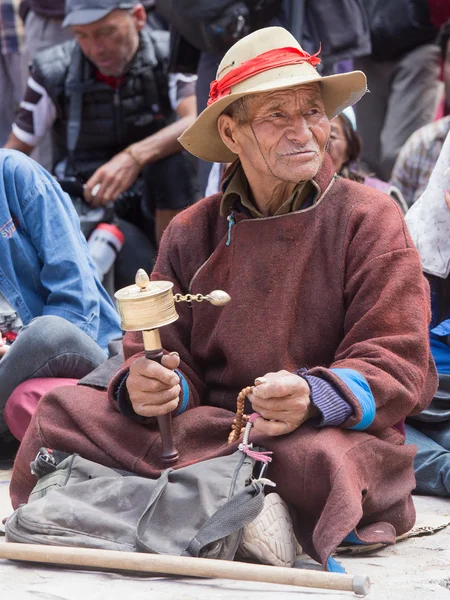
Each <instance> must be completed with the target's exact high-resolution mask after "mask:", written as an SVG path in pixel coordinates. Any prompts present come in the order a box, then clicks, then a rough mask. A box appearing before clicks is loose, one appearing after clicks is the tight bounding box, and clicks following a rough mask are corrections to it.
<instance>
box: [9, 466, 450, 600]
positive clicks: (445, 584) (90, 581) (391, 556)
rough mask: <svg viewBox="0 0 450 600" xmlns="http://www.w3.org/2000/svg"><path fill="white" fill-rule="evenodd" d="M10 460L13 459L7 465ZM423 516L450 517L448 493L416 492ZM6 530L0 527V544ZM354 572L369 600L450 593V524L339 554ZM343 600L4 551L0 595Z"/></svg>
mask: <svg viewBox="0 0 450 600" xmlns="http://www.w3.org/2000/svg"><path fill="white" fill-rule="evenodd" d="M3 466H4V467H6V466H8V465H3ZM10 474H11V471H10V470H9V469H7V468H4V469H3V470H1V468H0V518H1V517H4V516H7V515H8V514H9V513H10V511H11V506H10V503H9V496H8V482H9V478H10ZM415 503H416V507H417V511H418V515H419V517H420V520H423V518H424V517H425V521H427V519H428V521H430V522H431V521H433V522H435V521H436V519H437V521H440V522H441V523H445V522H450V501H449V500H448V499H440V498H430V497H426V496H416V497H415ZM1 543H4V537H3V536H2V534H1V532H0V544H1ZM338 560H339V562H340V563H341V564H342V565H343V566H344V567H345V569H346V571H347V573H349V574H364V575H368V576H369V577H370V580H371V582H372V587H371V591H370V594H369V595H368V596H366V598H367V599H368V600H428V599H430V600H431V599H432V600H450V527H446V528H444V529H441V530H440V531H437V532H436V533H434V534H432V535H424V536H421V537H413V538H409V539H406V540H403V541H401V542H399V543H398V544H396V545H395V546H392V547H390V548H385V549H383V550H381V551H378V552H374V553H372V554H360V555H356V556H347V555H340V556H339V557H338ZM128 597H132V598H133V600H141V599H142V600H144V599H145V600H148V599H149V598H150V599H151V600H172V599H174V598H180V597H183V600H196V599H200V598H207V599H208V600H229V599H233V600H240V599H242V600H253V599H254V600H274V599H277V600H284V599H286V600H288V599H290V598H304V599H305V600H309V599H310V600H345V599H346V598H354V597H355V596H354V595H353V594H352V593H349V592H345V593H344V592H332V591H322V590H318V589H315V588H296V587H293V586H283V585H273V584H262V583H251V582H240V581H231V580H225V579H217V580H212V579H195V578H188V577H179V578H178V577H160V576H158V577H146V576H134V575H125V574H122V573H107V572H100V571H90V572H89V571H81V570H70V569H65V568H58V567H44V566H41V565H37V564H32V563H28V564H25V563H14V562H11V561H8V560H3V559H0V598H1V599H5V600H6V599H7V600H24V599H29V600H80V599H83V600H104V599H105V598H107V599H108V600H122V599H124V598H128Z"/></svg>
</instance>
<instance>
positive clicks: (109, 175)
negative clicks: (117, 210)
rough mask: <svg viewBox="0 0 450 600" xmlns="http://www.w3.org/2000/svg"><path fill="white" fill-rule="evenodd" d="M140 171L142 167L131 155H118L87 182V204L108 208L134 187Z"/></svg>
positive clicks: (85, 193)
mask: <svg viewBox="0 0 450 600" xmlns="http://www.w3.org/2000/svg"><path fill="white" fill-rule="evenodd" d="M140 170H141V168H140V166H139V165H138V164H137V162H136V161H135V159H134V158H133V157H132V156H131V155H130V154H128V153H126V152H120V153H119V154H116V156H114V158H112V159H111V160H110V161H108V162H107V163H105V164H104V165H102V166H101V167H100V168H99V169H97V170H96V171H95V173H94V174H93V175H92V177H91V178H90V179H89V180H88V181H87V183H86V185H85V187H84V197H85V199H86V202H88V203H89V204H91V205H92V206H106V205H107V204H109V202H113V201H115V200H117V197H118V196H119V195H120V194H122V192H124V191H125V190H127V189H128V188H129V187H130V186H132V185H133V183H134V182H135V181H136V179H137V177H138V175H139V172H140ZM99 186H100V187H99ZM94 188H95V190H94ZM92 190H94V195H93V194H92Z"/></svg>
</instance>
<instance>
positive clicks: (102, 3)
mask: <svg viewBox="0 0 450 600" xmlns="http://www.w3.org/2000/svg"><path fill="white" fill-rule="evenodd" d="M136 4H138V0H134V1H133V0H66V18H65V19H64V21H63V24H62V27H69V26H70V25H89V24H90V23H95V21H99V20H100V19H103V17H106V15H109V13H110V12H112V11H113V10H117V9H123V10H129V9H130V8H133V6H136Z"/></svg>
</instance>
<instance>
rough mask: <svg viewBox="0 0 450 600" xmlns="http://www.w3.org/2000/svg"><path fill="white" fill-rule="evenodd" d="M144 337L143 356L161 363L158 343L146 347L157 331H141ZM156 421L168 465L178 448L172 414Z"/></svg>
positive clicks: (175, 460) (175, 455)
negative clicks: (152, 347) (174, 437)
mask: <svg viewBox="0 0 450 600" xmlns="http://www.w3.org/2000/svg"><path fill="white" fill-rule="evenodd" d="M142 334H143V337H144V347H145V357H146V358H148V359H149V360H155V361H156V362H159V364H161V359H162V357H163V356H164V352H163V350H162V347H161V345H160V343H159V348H154V349H148V345H149V342H148V338H149V337H151V338H152V342H153V343H152V345H153V344H154V343H155V342H156V343H158V341H159V340H160V337H159V331H158V330H157V329H154V330H152V331H143V332H142ZM156 420H157V421H158V427H159V432H160V434H161V444H162V452H161V460H162V462H163V464H164V466H166V467H170V466H171V465H173V464H174V463H176V462H177V460H178V450H177V449H176V448H175V444H174V441H173V432H172V415H171V414H170V413H168V414H167V415H161V416H160V417H156Z"/></svg>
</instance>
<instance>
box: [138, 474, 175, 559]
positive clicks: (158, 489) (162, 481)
mask: <svg viewBox="0 0 450 600" xmlns="http://www.w3.org/2000/svg"><path fill="white" fill-rule="evenodd" d="M172 471H173V469H166V470H165V471H163V472H162V473H161V476H160V477H159V479H158V482H157V484H156V486H155V489H154V490H153V492H152V495H151V496H150V500H149V501H148V504H147V507H146V509H145V510H144V512H143V513H142V516H141V518H140V519H139V522H138V525H137V529H136V550H137V551H138V552H149V553H150V554H158V552H156V550H154V549H153V548H150V546H147V544H146V543H145V542H144V540H143V539H142V535H143V533H144V532H145V530H146V529H147V527H148V525H149V523H150V520H151V518H152V515H153V512H154V510H155V507H156V502H157V501H158V500H159V498H160V497H161V495H162V494H163V492H164V490H165V489H166V487H167V484H168V483H169V475H170V473H171V472H172Z"/></svg>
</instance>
